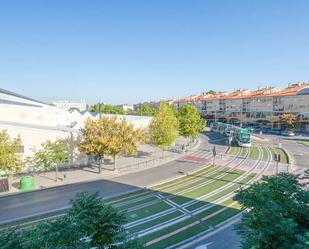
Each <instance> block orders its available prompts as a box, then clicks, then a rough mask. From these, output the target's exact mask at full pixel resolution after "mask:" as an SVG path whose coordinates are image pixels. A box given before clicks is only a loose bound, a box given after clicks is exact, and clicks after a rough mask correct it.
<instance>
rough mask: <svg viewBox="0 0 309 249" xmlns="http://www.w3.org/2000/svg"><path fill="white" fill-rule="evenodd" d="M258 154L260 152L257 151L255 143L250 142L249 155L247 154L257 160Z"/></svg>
mask: <svg viewBox="0 0 309 249" xmlns="http://www.w3.org/2000/svg"><path fill="white" fill-rule="evenodd" d="M259 155H260V152H259V150H258V148H257V146H256V145H255V144H252V145H251V148H250V155H249V156H250V158H251V159H253V160H258V159H259Z"/></svg>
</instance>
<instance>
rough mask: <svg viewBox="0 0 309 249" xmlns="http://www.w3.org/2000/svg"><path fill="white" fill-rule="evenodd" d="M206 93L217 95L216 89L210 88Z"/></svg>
mask: <svg viewBox="0 0 309 249" xmlns="http://www.w3.org/2000/svg"><path fill="white" fill-rule="evenodd" d="M206 94H211V95H216V94H217V92H216V91H214V90H209V91H207V92H206Z"/></svg>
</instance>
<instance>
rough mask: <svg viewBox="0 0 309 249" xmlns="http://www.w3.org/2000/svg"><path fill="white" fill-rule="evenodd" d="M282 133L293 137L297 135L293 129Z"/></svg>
mask: <svg viewBox="0 0 309 249" xmlns="http://www.w3.org/2000/svg"><path fill="white" fill-rule="evenodd" d="M281 135H283V136H289V137H293V136H295V132H294V131H293V130H284V131H282V132H281Z"/></svg>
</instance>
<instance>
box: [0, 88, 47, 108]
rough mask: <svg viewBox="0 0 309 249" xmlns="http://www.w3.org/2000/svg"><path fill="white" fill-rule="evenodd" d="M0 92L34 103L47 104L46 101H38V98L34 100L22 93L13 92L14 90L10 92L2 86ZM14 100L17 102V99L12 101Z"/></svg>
mask: <svg viewBox="0 0 309 249" xmlns="http://www.w3.org/2000/svg"><path fill="white" fill-rule="evenodd" d="M0 93H3V94H5V95H9V96H13V97H16V98H19V99H22V100H28V101H32V102H35V103H37V104H41V105H42V104H43V105H49V104H47V103H44V102H41V101H38V100H35V99H32V98H29V97H25V96H23V95H20V94H17V93H14V92H10V91H8V90H5V89H2V88H0ZM14 102H17V101H14Z"/></svg>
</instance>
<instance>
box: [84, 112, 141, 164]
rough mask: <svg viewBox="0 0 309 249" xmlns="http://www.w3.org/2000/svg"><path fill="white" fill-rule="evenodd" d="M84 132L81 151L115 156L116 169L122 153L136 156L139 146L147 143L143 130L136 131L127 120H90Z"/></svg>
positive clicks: (113, 118) (114, 118) (102, 155)
mask: <svg viewBox="0 0 309 249" xmlns="http://www.w3.org/2000/svg"><path fill="white" fill-rule="evenodd" d="M82 132H83V139H82V142H81V144H80V150H81V151H82V152H84V153H85V154H87V155H96V156H99V157H104V156H113V157H114V162H115V164H114V169H115V167H116V161H115V160H116V156H118V155H119V154H120V153H127V154H129V155H134V154H135V153H136V151H137V144H138V143H144V142H145V134H144V132H143V131H142V130H141V129H135V128H134V126H133V125H132V124H129V123H128V122H127V121H126V120H125V119H123V120H121V121H118V120H117V118H116V117H112V118H101V119H98V120H91V119H88V120H87V122H86V125H85V129H83V131H82Z"/></svg>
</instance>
